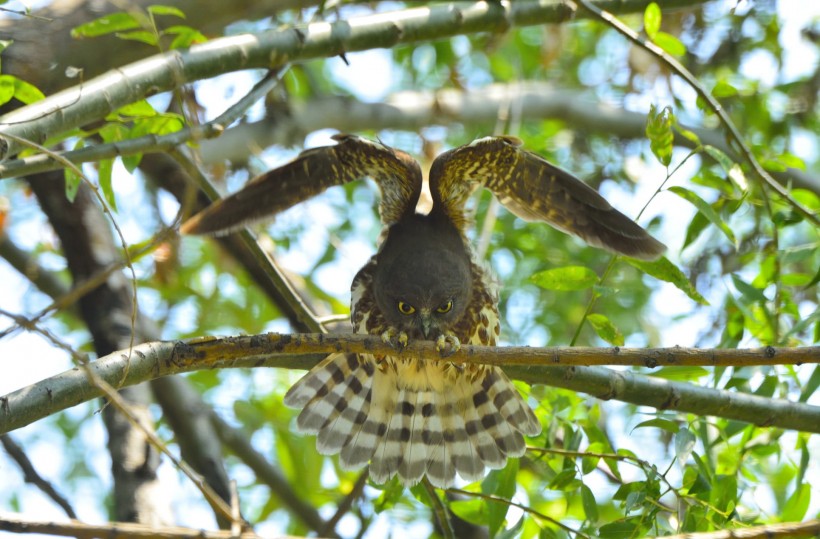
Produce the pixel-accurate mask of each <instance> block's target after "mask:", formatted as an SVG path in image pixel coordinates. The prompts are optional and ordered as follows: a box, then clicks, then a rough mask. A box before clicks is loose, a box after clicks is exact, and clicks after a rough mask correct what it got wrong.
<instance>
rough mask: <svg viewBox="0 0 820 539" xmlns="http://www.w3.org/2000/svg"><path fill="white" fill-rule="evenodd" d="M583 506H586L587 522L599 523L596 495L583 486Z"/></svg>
mask: <svg viewBox="0 0 820 539" xmlns="http://www.w3.org/2000/svg"><path fill="white" fill-rule="evenodd" d="M581 504H582V505H583V506H584V514H585V515H586V516H587V520H588V521H590V522H591V523H593V524H595V522H597V521H598V502H597V501H595V494H593V493H592V490H591V489H590V488H589V487H588V486H586V485H581Z"/></svg>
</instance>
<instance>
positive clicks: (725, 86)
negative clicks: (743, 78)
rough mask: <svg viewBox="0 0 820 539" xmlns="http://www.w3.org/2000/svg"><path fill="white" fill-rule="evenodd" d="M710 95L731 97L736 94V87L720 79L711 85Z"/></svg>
mask: <svg viewBox="0 0 820 539" xmlns="http://www.w3.org/2000/svg"><path fill="white" fill-rule="evenodd" d="M712 95H713V96H715V97H732V96H734V95H737V88H735V87H734V86H732V85H731V84H729V83H728V82H726V80H724V79H720V80H719V81H717V82H716V83H715V85H714V86H713V87H712Z"/></svg>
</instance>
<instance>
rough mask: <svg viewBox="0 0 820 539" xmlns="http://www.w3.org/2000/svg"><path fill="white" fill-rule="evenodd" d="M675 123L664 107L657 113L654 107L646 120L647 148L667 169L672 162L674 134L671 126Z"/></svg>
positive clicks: (670, 110)
mask: <svg viewBox="0 0 820 539" xmlns="http://www.w3.org/2000/svg"><path fill="white" fill-rule="evenodd" d="M674 123H675V116H674V115H673V114H672V109H671V108H669V107H664V108H663V109H661V110H660V112H658V111H657V109H656V108H655V105H652V106H651V107H650V109H649V115H648V116H647V118H646V136H647V138H648V139H649V148H650V149H651V150H652V153H653V154H655V157H656V158H657V159H658V161H660V163H661V164H662V165H663V166H666V167H668V166H669V163H671V162H672V150H673V146H674V142H675V134H674V133H673V131H672V126H673V125H674Z"/></svg>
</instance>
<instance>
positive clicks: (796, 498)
mask: <svg viewBox="0 0 820 539" xmlns="http://www.w3.org/2000/svg"><path fill="white" fill-rule="evenodd" d="M811 488H812V487H811V485H810V484H809V483H803V484H802V485H798V486H797V488H796V489H795V490H794V492H793V493H792V495H791V496H789V499H788V500H786V503H785V504H783V509H781V511H780V520H781V521H782V522H799V521H801V520H803V517H805V516H806V511H808V510H809V504H810V503H811Z"/></svg>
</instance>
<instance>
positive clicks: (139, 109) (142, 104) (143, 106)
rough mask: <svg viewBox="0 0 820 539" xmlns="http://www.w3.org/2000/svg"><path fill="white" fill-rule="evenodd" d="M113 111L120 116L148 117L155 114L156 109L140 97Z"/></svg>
mask: <svg viewBox="0 0 820 539" xmlns="http://www.w3.org/2000/svg"><path fill="white" fill-rule="evenodd" d="M115 113H116V114H120V115H122V116H138V117H142V118H150V117H152V116H156V115H157V111H156V110H155V109H154V107H152V106H151V103H149V102H148V101H146V100H145V99H140V100H139V101H135V102H134V103H131V104H128V105H125V106H123V107H120V108H118V109H117V110H116V111H115Z"/></svg>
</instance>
